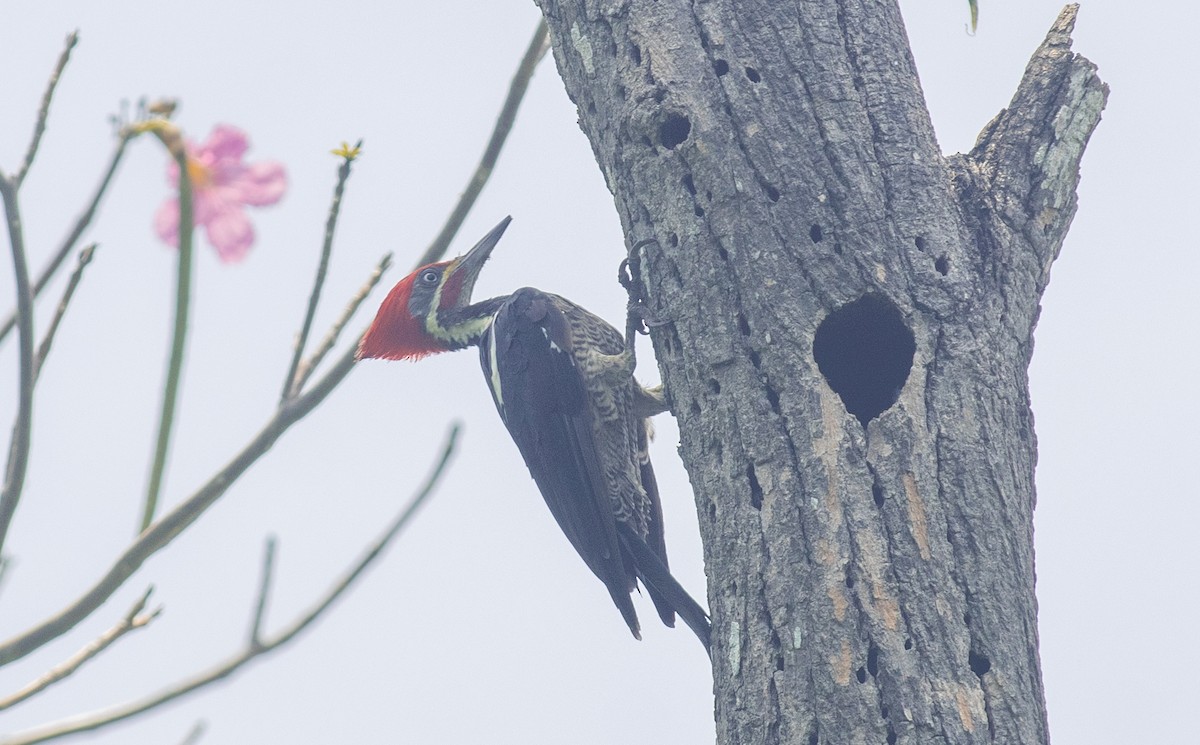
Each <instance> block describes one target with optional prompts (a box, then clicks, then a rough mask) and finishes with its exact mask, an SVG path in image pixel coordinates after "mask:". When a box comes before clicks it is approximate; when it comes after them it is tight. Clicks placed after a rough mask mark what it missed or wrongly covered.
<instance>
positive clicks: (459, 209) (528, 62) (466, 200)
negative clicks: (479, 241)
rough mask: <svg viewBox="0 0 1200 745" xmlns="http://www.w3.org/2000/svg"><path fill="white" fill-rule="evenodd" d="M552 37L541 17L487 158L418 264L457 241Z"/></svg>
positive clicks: (494, 129) (510, 88)
mask: <svg viewBox="0 0 1200 745" xmlns="http://www.w3.org/2000/svg"><path fill="white" fill-rule="evenodd" d="M548 37H549V34H548V32H547V30H546V21H545V19H541V20H539V21H538V25H537V28H536V29H534V32H533V38H532V39H530V40H529V46H528V47H527V48H526V49H525V56H524V57H522V58H521V64H520V65H519V66H518V67H517V72H516V74H514V75H513V79H512V83H510V84H509V86H508V97H507V98H505V99H504V107H503V108H501V109H500V116H498V117H496V124H495V126H494V127H492V136H491V139H489V140H488V144H487V148H486V149H485V150H484V151H483V157H482V158H480V159H479V165H478V166H476V168H475V173H474V174H473V175H472V176H471V180H470V181H469V182H467V188H466V190H465V191H463V193H462V196H460V197H459V198H458V204H456V205H455V206H454V211H453V212H451V213H450V217H448V218H447V219H446V224H445V225H444V226H443V227H442V232H440V233H438V236H437V238H434V239H433V243H431V244H429V248H427V249H425V253H424V254H422V255H421V259H420V260H419V261H418V262H417V266H424V265H425V264H428V263H430V262H434V261H437V260H438V259H440V258H441V257H442V256H444V255H445V254H446V249H447V248H449V247H450V241H452V240H454V236H455V235H456V234H457V233H458V229H459V228H460V227H462V224H463V220H465V219H467V213H468V212H470V211H471V207H472V206H473V205H474V204H475V200H476V199H477V198H478V197H479V193H480V192H481V191H483V186H484V184H486V183H487V181H488V179H489V178H490V177H491V175H492V169H493V168H495V167H496V160H497V159H498V158H499V157H500V149H501V148H503V147H504V141H505V140H506V139H507V138H508V133H509V132H510V131H511V130H512V125H513V122H514V121H515V120H516V118H517V109H518V108H519V107H520V105H521V99H522V98H524V97H525V90H526V89H527V88H529V80H530V78H532V77H533V71H534V70H535V69H536V68H537V65H538V62H540V61H541V59H542V57H544V56H545V55H546V50H547V49H549V48H550V47H549V44H547V39H548Z"/></svg>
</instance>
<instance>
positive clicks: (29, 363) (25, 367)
mask: <svg viewBox="0 0 1200 745" xmlns="http://www.w3.org/2000/svg"><path fill="white" fill-rule="evenodd" d="M0 198H2V199H3V201H4V214H5V217H6V221H7V223H8V240H9V242H10V243H11V245H12V259H13V276H14V278H15V279H16V290H17V341H18V345H17V346H18V350H17V358H18V362H17V364H18V368H19V376H20V377H19V381H18V383H17V420H16V423H15V424H13V435H12V440H11V442H10V443H9V448H8V466H7V468H6V469H5V476H4V488H3V491H0V555H2V554H3V549H4V540H5V538H6V537H7V536H8V529H9V527H10V526H11V525H12V519H13V516H14V515H15V514H16V512H17V504H18V503H19V502H20V501H21V490H22V489H24V488H25V470H26V468H27V467H28V465H29V436H30V431H31V429H32V427H33V376H34V371H33V288H31V287H30V286H29V265H28V264H27V263H26V261H25V232H24V229H23V228H22V226H21V208H20V205H19V204H18V201H17V184H16V182H15V181H9V180H8V179H6V178H4V177H3V176H0Z"/></svg>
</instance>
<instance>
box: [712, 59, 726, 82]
mask: <svg viewBox="0 0 1200 745" xmlns="http://www.w3.org/2000/svg"><path fill="white" fill-rule="evenodd" d="M713 70H714V71H715V72H716V73H717V77H718V78H719V77H721V76H722V75H724V74H725V73H727V72H729V63H728V62H726V61H725V60H723V59H717V60H713Z"/></svg>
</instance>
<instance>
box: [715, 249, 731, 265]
mask: <svg viewBox="0 0 1200 745" xmlns="http://www.w3.org/2000/svg"><path fill="white" fill-rule="evenodd" d="M717 256H720V257H721V261H726V262H727V261H729V252H728V251H726V250H725V247H724V246H721V247H720V248H718V249H717Z"/></svg>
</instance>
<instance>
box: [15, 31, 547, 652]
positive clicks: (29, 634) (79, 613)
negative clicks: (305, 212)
mask: <svg viewBox="0 0 1200 745" xmlns="http://www.w3.org/2000/svg"><path fill="white" fill-rule="evenodd" d="M539 27H540V26H539ZM537 37H538V34H537V33H535V34H534V38H535V39H537ZM543 45H544V41H543ZM521 90H522V92H524V88H522V89H521ZM510 93H511V90H510ZM444 250H445V249H444V248H443V251H444ZM439 255H440V254H439ZM426 256H428V252H426ZM422 263H428V260H427V259H426V257H422V258H421V259H419V260H418V261H417V266H420V265H421V264H422ZM372 284H373V281H372ZM359 338H360V339H361V338H362V335H361V334H360V335H359ZM357 346H358V344H357V341H356V342H355V343H354V344H353V345H351V346H350V347H349V348H348V349H347V350H346V351H345V352H343V353H342V356H341V357H339V358H338V360H337V362H335V363H334V364H333V367H332V368H330V369H329V370H328V371H327V372H326V373H325V375H324V376H323V377H322V378H321V379H320V380H318V381H317V382H316V383H315V384H314V385H313V386H312V387H311V388H309V389H308V390H307V391H305V392H304V393H302V394H300V395H299V396H297V397H296V398H294V399H291V400H289V401H288V402H287V403H286V404H284V405H282V406H280V407H279V408H278V409H277V410H276V412H275V414H274V415H273V416H272V417H271V419H270V420H269V421H268V422H267V423H266V425H264V427H263V429H262V430H261V431H260V432H259V433H258V435H256V436H255V437H254V439H253V440H251V441H250V442H249V443H248V444H247V445H246V446H245V447H244V448H243V449H242V450H241V452H239V453H238V454H237V455H236V456H235V457H234V458H233V460H232V461H230V462H229V463H228V464H227V465H226V466H225V467H224V468H222V469H221V470H220V471H218V472H217V473H216V475H214V476H213V477H212V478H211V479H209V481H208V482H207V483H206V484H204V486H202V487H200V489H199V490H197V491H196V492H195V493H193V494H192V495H191V496H190V497H188V498H187V499H186V500H184V501H183V502H182V503H181V504H179V505H178V506H176V507H175V509H174V510H172V511H171V512H169V513H168V514H166V515H164V516H162V517H161V518H159V520H158V521H157V522H156V523H154V524H153V525H151V526H150V527H149V528H148V529H147V530H146V531H144V532H143V533H142V535H140V536H139V537H138V538H137V539H136V540H135V541H134V542H133V543H132V544H130V545H129V546H128V547H127V548H126V549H125V551H124V552H123V553H122V554H121V555H120V556H118V557H117V559H116V561H114V562H113V565H112V566H111V567H110V568H109V570H108V572H106V573H105V575H104V576H103V577H101V578H100V579H99V580H97V582H96V584H94V585H93V586H92V587H91V589H89V590H88V591H87V592H85V593H84V594H83V595H81V596H79V597H78V598H76V599H75V600H73V601H71V603H70V604H69V605H68V606H67V607H65V608H63V609H62V610H61V611H59V612H58V613H57V614H56V615H54V616H52V617H50V618H47V619H46V620H44V621H42V623H40V624H38V625H37V626H35V627H33V628H30V629H27V630H25V631H23V632H22V633H20V634H18V635H17V636H15V637H12V638H10V639H8V640H6V641H5V642H3V643H0V666H4V665H7V664H9V663H11V662H14V661H16V660H19V659H22V658H23V657H25V656H26V655H28V654H30V653H32V652H34V651H35V650H38V649H40V648H41V647H42V646H44V645H45V644H47V643H49V642H50V641H53V640H54V639H57V638H58V637H60V636H62V635H63V634H65V633H67V632H68V631H70V630H71V629H73V628H74V627H75V626H76V625H77V624H78V623H79V622H80V621H82V620H83V619H85V618H87V617H88V616H89V615H91V614H92V613H93V612H94V611H95V610H96V609H97V608H99V607H100V605H101V604H103V603H104V602H105V601H106V600H107V599H108V598H109V597H110V596H112V594H113V593H114V592H116V591H117V589H118V588H119V587H121V585H123V584H124V583H125V581H126V580H128V579H129V577H130V576H132V575H133V573H134V572H136V571H137V570H138V568H140V567H141V565H142V564H143V563H144V562H145V561H146V559H148V558H149V557H150V556H153V555H154V554H155V553H156V552H157V551H159V550H160V549H162V548H163V547H164V546H166V545H167V544H169V543H170V542H171V541H172V540H174V539H175V537H176V536H178V535H179V534H180V533H182V532H183V531H184V530H186V529H187V528H188V526H190V525H191V524H192V523H193V522H195V521H196V520H197V519H198V518H199V517H200V516H201V515H202V514H203V513H204V512H205V511H206V510H207V509H208V508H209V507H211V506H212V505H213V504H215V503H216V501H217V500H218V499H220V498H221V496H222V495H223V494H224V493H225V492H226V491H227V490H228V489H229V487H230V486H231V485H232V484H233V482H234V481H236V480H237V479H238V478H239V477H240V476H241V475H242V474H243V473H245V472H246V469H248V468H249V467H250V466H251V465H253V464H254V463H255V462H256V461H257V460H258V459H259V458H260V457H262V456H263V455H264V454H265V453H266V452H267V451H268V450H270V448H271V447H272V446H273V445H274V444H275V441H276V440H278V439H279V437H280V436H281V435H282V434H283V433H284V432H286V431H287V430H288V429H289V428H290V427H291V426H292V425H293V424H295V423H296V422H298V421H299V420H300V419H303V418H304V416H305V415H307V414H308V413H309V412H311V411H312V410H313V409H315V408H316V407H317V406H318V405H319V404H320V403H321V402H322V401H324V400H325V399H326V397H328V396H329V394H330V393H332V392H333V390H334V389H335V388H337V386H338V385H339V384H341V382H342V381H343V380H345V379H346V376H347V375H349V374H350V371H351V370H352V369H354V362H355V352H356V351H357Z"/></svg>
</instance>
